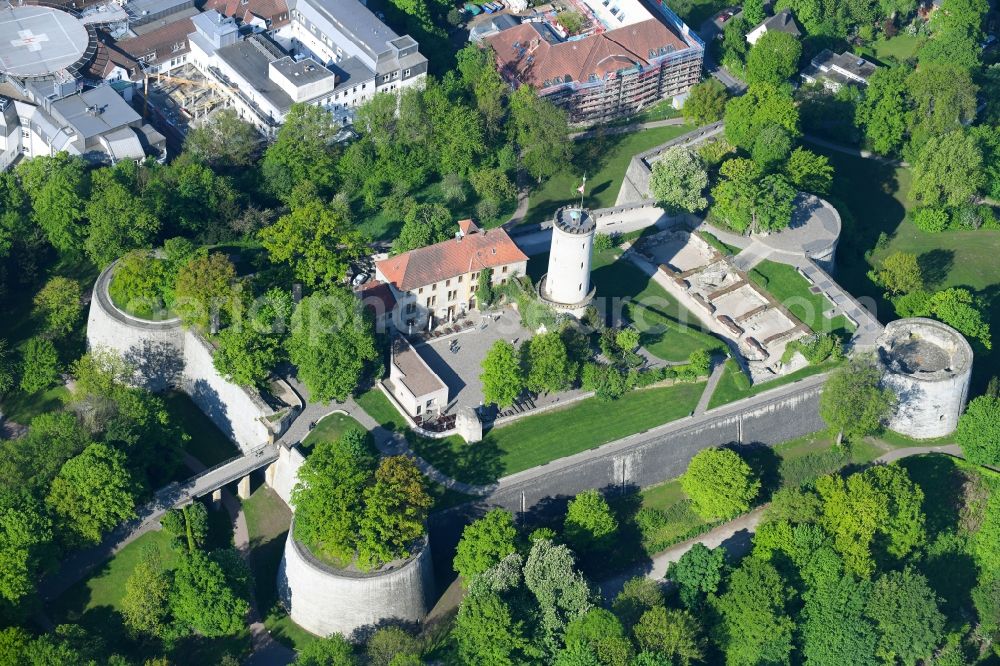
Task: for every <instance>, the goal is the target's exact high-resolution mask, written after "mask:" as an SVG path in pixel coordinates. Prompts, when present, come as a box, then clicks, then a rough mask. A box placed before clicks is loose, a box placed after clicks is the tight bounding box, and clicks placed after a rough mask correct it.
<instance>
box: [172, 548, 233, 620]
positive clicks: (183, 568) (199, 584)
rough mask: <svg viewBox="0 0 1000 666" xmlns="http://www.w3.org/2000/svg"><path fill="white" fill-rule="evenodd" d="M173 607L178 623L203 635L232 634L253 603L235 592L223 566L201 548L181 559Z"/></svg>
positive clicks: (175, 584) (176, 577)
mask: <svg viewBox="0 0 1000 666" xmlns="http://www.w3.org/2000/svg"><path fill="white" fill-rule="evenodd" d="M170 607H171V610H172V612H173V614H174V617H175V618H176V619H177V621H178V622H180V623H181V624H184V625H186V626H189V627H191V629H193V630H194V631H197V632H198V633H199V634H201V635H202V636H207V637H219V636H232V635H233V634H235V633H237V632H239V631H241V630H242V629H243V628H244V626H245V623H244V617H245V616H246V614H247V612H249V610H250V604H249V603H247V601H246V599H243V598H241V597H240V596H239V595H238V594H236V592H234V591H233V589H232V586H231V584H230V582H229V581H228V580H227V579H226V574H225V571H224V570H223V568H222V567H221V566H220V565H219V563H218V562H216V561H215V560H214V559H212V558H211V557H209V556H208V555H205V554H204V553H202V552H201V551H194V552H193V553H189V554H187V555H185V556H184V557H183V558H182V559H181V563H180V566H178V567H177V569H176V570H175V572H174V585H173V591H172V593H171V596H170Z"/></svg>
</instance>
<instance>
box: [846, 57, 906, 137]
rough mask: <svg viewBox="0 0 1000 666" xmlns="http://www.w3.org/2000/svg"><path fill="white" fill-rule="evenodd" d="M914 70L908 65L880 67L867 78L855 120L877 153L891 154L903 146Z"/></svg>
mask: <svg viewBox="0 0 1000 666" xmlns="http://www.w3.org/2000/svg"><path fill="white" fill-rule="evenodd" d="M911 72H912V70H910V69H909V68H908V67H905V66H902V67H879V68H878V69H877V70H875V73H874V74H872V76H871V78H869V80H868V85H867V86H866V88H865V96H864V98H863V99H862V100H861V103H860V104H858V109H857V115H856V118H855V121H856V122H857V124H858V126H859V127H861V128H862V129H863V130H864V133H865V140H866V142H867V143H868V145H869V146H871V148H872V150H874V151H875V152H877V153H881V154H883V155H889V154H893V153H896V152H898V151H899V150H900V149H901V148H902V147H903V140H904V138H905V137H906V129H907V112H908V110H909V105H910V98H909V94H908V90H907V88H908V83H907V81H908V80H909V77H910V75H911Z"/></svg>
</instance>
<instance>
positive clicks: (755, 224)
mask: <svg viewBox="0 0 1000 666" xmlns="http://www.w3.org/2000/svg"><path fill="white" fill-rule="evenodd" d="M720 174H721V175H722V178H721V179H720V180H719V183H718V184H717V185H716V186H715V187H714V188H713V189H712V198H713V199H715V203H714V205H713V206H712V214H713V215H715V216H716V217H717V218H719V219H721V220H723V221H724V222H726V223H727V224H728V225H729V226H730V227H732V228H733V229H734V230H736V231H738V232H740V233H743V232H746V231H748V230H749V231H751V232H762V231H778V230H780V229H784V228H785V227H787V226H788V224H789V222H791V219H792V212H793V209H794V207H793V201H794V200H795V195H796V192H795V188H793V187H792V186H791V185H789V184H788V182H787V181H785V179H784V177H783V176H780V175H778V174H772V175H769V176H762V173H761V170H760V167H759V166H758V165H757V164H756V163H755V162H753V161H752V160H748V159H743V158H736V159H731V160H727V161H726V162H723V164H722V167H721V168H720Z"/></svg>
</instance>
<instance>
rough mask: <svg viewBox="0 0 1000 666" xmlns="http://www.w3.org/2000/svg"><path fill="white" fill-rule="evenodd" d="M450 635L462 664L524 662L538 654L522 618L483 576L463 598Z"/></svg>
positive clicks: (491, 665) (487, 665) (496, 665)
mask: <svg viewBox="0 0 1000 666" xmlns="http://www.w3.org/2000/svg"><path fill="white" fill-rule="evenodd" d="M453 635H454V638H455V643H456V646H457V648H458V650H457V651H458V657H459V659H460V661H461V663H464V664H482V665H483V666H507V665H510V664H526V663H531V660H532V659H537V657H538V656H539V653H538V650H537V648H536V647H535V646H534V645H533V644H532V640H531V637H530V630H529V627H528V626H526V623H525V620H524V619H523V618H520V617H518V616H517V613H516V611H515V609H514V608H512V607H511V605H510V604H509V603H508V602H507V601H506V600H504V598H503V597H502V596H501V594H500V593H499V592H498V591H495V590H494V589H493V586H492V585H491V584H490V582H488V581H487V580H485V579H482V578H477V579H476V580H474V581H473V583H472V586H471V587H470V588H469V592H468V594H467V595H466V596H465V599H463V600H462V605H461V606H459V609H458V615H457V617H456V618H455V628H454V631H453Z"/></svg>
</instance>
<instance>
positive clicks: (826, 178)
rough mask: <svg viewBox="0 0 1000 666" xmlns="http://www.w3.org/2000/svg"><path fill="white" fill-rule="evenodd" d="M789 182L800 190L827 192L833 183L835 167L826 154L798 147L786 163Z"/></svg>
mask: <svg viewBox="0 0 1000 666" xmlns="http://www.w3.org/2000/svg"><path fill="white" fill-rule="evenodd" d="M784 171H785V176H786V177H787V178H788V182H790V183H791V184H792V185H794V186H795V187H796V188H798V189H800V190H804V191H806V192H812V193H813V194H826V193H828V192H829V191H830V186H831V185H833V167H832V166H831V165H830V160H829V159H828V158H827V157H826V155H817V154H816V153H814V152H812V151H811V150H807V149H805V148H801V147H800V148H796V149H795V150H793V151H792V154H791V155H789V157H788V162H786V163H785V169H784Z"/></svg>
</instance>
